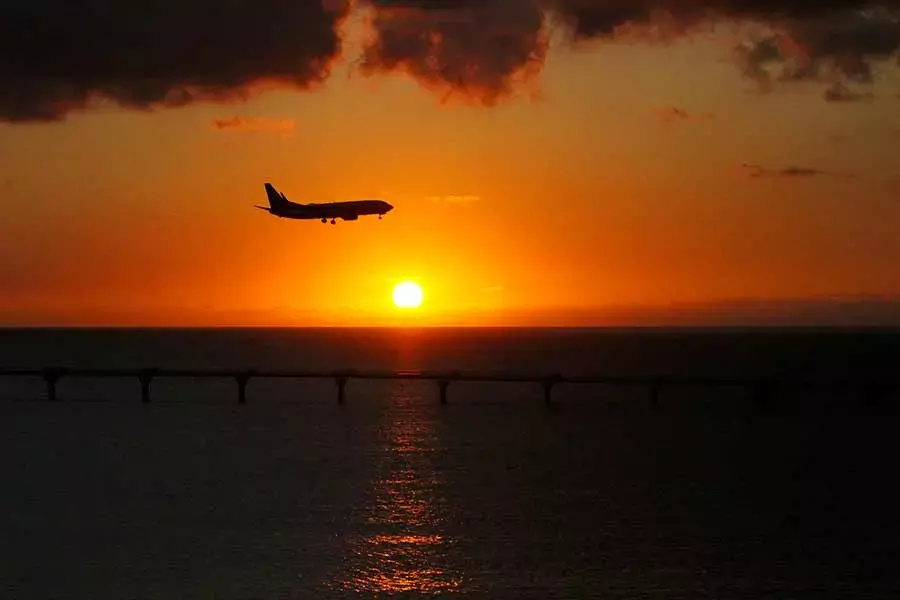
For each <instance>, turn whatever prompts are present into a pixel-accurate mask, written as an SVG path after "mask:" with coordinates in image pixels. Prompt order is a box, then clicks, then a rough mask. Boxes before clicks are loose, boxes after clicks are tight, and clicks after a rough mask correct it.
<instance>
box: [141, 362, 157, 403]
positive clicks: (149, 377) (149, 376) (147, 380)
mask: <svg viewBox="0 0 900 600" xmlns="http://www.w3.org/2000/svg"><path fill="white" fill-rule="evenodd" d="M153 377H154V371H153V370H148V371H141V372H140V373H138V381H140V382H141V402H142V403H144V404H147V403H149V402H150V384H151V383H153Z"/></svg>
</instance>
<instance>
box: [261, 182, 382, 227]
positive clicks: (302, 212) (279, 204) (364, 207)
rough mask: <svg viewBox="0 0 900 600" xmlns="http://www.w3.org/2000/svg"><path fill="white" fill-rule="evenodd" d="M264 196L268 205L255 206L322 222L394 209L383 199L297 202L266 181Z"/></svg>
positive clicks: (284, 214)
mask: <svg viewBox="0 0 900 600" xmlns="http://www.w3.org/2000/svg"><path fill="white" fill-rule="evenodd" d="M266 196H268V198H269V206H259V205H258V204H255V205H254V206H255V207H256V208H259V209H261V210H264V211H267V212H268V213H269V214H273V215H275V216H276V217H281V218H285V219H320V220H321V221H322V222H323V223H325V222H326V221H328V219H331V224H332V225H334V224H335V219H343V220H344V221H356V220H358V219H359V217H360V215H378V218H379V219H380V218H381V217H382V216H383V215H385V214H387V213H389V212H391V211H392V210H394V207H393V206H391V205H390V204H388V203H387V202H385V201H384V200H353V201H351V202H328V203H325V204H298V203H296V202H291V201H290V200H288V199H287V198H285V197H284V194H282V193H281V192H279V191H278V190H276V189H275V188H274V187H273V186H272V184H271V183H266Z"/></svg>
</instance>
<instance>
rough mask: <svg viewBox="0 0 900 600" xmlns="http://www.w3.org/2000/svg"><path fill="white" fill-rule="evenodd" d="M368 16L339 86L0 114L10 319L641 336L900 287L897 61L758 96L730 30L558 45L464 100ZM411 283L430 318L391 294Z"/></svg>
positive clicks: (2, 313)
mask: <svg viewBox="0 0 900 600" xmlns="http://www.w3.org/2000/svg"><path fill="white" fill-rule="evenodd" d="M365 31H366V29H365V27H364V26H362V25H360V24H359V23H358V22H352V23H351V24H350V26H349V28H348V30H347V35H348V36H349V37H348V39H347V42H346V43H347V48H348V49H347V50H346V57H345V60H344V61H342V62H341V63H340V64H338V65H337V66H336V67H335V68H334V69H333V70H332V73H331V75H330V77H329V78H328V79H327V81H326V82H325V83H324V85H323V86H322V87H321V89H316V90H311V91H302V90H296V89H279V88H278V87H277V86H276V88H275V89H271V90H268V91H264V92H260V93H258V94H256V95H253V96H252V97H251V98H250V99H248V100H245V101H230V102H224V103H214V102H195V103H191V104H188V105H187V106H183V107H173V108H155V109H154V110H150V111H139V110H131V109H128V108H123V107H120V106H116V105H115V104H112V103H110V104H108V105H105V106H99V107H93V108H89V109H87V110H74V111H72V112H71V113H69V114H67V116H66V117H65V118H64V119H61V120H58V121H50V122H36V121H28V120H26V121H18V122H6V123H2V122H0V191H2V196H0V197H2V202H3V219H2V220H0V256H2V261H0V324H28V325H40V324H85V325H87V324H101V325H102V324H112V325H123V324H130V325H145V324H149V325H263V324H265V325H334V324H340V325H386V324H402V323H415V324H425V325H427V324H451V323H452V324H479V325H481V324H487V325H502V324H529V325H541V324H566V325H575V324H581V325H599V324H604V325H606V324H611V325H626V324H630V323H631V322H639V321H640V318H639V315H640V314H642V313H641V312H640V311H641V310H651V309H652V310H653V311H655V312H654V314H655V315H657V316H656V317H654V318H656V319H657V320H662V321H665V314H667V313H666V311H671V314H672V315H675V313H676V312H677V307H678V306H680V305H682V304H687V305H694V304H697V303H700V304H709V305H711V306H712V307H713V308H714V310H713V312H716V314H718V315H719V316H718V317H716V318H717V319H721V315H722V314H724V315H726V316H727V315H728V314H729V310H731V311H732V314H733V315H735V318H738V315H739V314H744V313H740V311H738V310H737V309H735V308H734V307H733V305H732V304H731V303H732V302H733V301H737V300H748V299H749V300H753V301H764V302H772V303H774V305H775V306H789V305H792V303H794V302H796V301H803V300H816V301H819V300H821V299H823V298H824V299H829V298H830V299H834V298H860V297H863V298H868V297H877V298H883V297H887V298H896V297H900V268H898V264H900V236H898V235H897V234H896V231H897V224H898V223H900V202H898V198H900V172H898V170H897V166H896V164H897V163H896V155H897V151H898V150H900V103H898V98H897V92H898V91H900V77H898V75H897V72H896V71H897V69H896V67H892V66H886V65H879V66H878V70H877V73H878V77H877V78H876V80H875V82H874V83H873V84H871V85H868V86H866V87H865V88H864V89H865V90H866V91H870V92H872V93H873V97H872V98H865V99H859V100H858V101H847V102H828V101H826V100H825V99H824V98H823V95H822V94H823V90H824V89H825V88H827V84H823V83H818V82H798V83H786V84H779V85H777V86H776V87H775V89H774V90H772V91H770V92H766V93H760V92H759V91H758V88H757V87H756V85H755V84H754V82H752V81H749V80H748V79H747V78H746V77H743V76H742V74H741V71H740V69H738V68H736V66H735V64H734V63H735V61H734V59H733V54H732V47H731V45H730V43H731V42H730V41H729V40H728V39H724V37H727V36H724V37H723V36H718V35H717V36H712V35H704V36H697V37H693V38H690V39H682V38H678V39H675V40H674V41H671V42H670V43H665V44H651V43H644V42H639V43H624V42H623V41H621V40H617V39H608V40H601V41H597V42H593V43H590V44H587V45H584V46H581V47H579V48H568V47H566V44H565V43H561V42H558V41H557V42H556V43H554V45H553V46H552V47H551V49H550V50H549V53H548V55H547V57H546V60H545V61H544V63H543V64H542V68H541V70H540V73H539V75H538V77H537V78H536V79H535V80H534V81H533V82H532V84H531V86H530V88H528V89H525V90H524V91H522V93H516V94H514V95H513V96H512V97H509V98H503V99H501V100H500V101H498V103H497V104H496V105H494V106H483V105H479V104H477V103H476V104H467V103H465V102H450V103H449V104H446V105H444V104H442V103H441V102H440V97H441V94H440V90H436V89H429V87H428V86H423V85H421V84H420V82H417V81H416V80H415V79H414V78H412V77H410V76H407V75H404V74H402V73H394V74H388V73H384V74H376V75H373V76H368V77H367V76H363V75H361V74H360V73H359V72H358V70H357V69H356V68H354V66H353V64H354V63H353V61H352V60H351V58H352V57H353V56H355V55H354V54H353V50H354V49H356V50H357V51H358V47H359V45H360V44H361V43H362V40H363V35H365ZM486 35H490V34H486ZM431 87H432V88H433V87H434V86H431ZM0 104H2V99H0ZM217 122H218V123H219V126H218V127H217V126H216V123H217ZM742 165H759V166H756V167H747V166H743V167H742ZM806 169H808V171H807V170H806ZM754 174H756V175H761V176H757V177H753V176H752V175H754ZM265 181H271V182H272V183H273V184H274V185H275V186H276V187H277V188H278V189H279V190H280V191H282V192H284V193H285V195H286V196H287V197H288V198H289V199H290V200H293V201H298V202H327V201H332V200H346V199H354V198H370V197H377V198H383V199H385V200H387V201H389V202H391V203H392V204H393V205H394V206H395V207H396V208H395V210H394V211H393V212H391V213H390V214H389V215H387V216H386V217H385V218H384V219H383V220H378V219H377V218H375V217H362V218H361V219H360V220H359V221H356V222H338V224H337V225H333V226H332V225H330V224H328V225H323V224H321V223H319V222H317V221H289V220H281V219H277V218H274V217H272V216H270V215H267V214H265V213H263V212H261V211H258V210H256V209H254V208H252V205H253V204H264V203H265V193H264V190H263V183H264V182H265ZM404 279H411V280H414V281H417V282H419V283H420V284H421V285H422V287H423V288H424V290H425V304H424V305H423V307H422V308H421V309H420V310H418V311H411V312H402V313H401V312H400V311H398V310H396V309H395V308H394V307H393V306H392V304H391V289H392V287H393V285H394V284H395V283H397V282H398V281H401V280H404ZM667 307H668V308H667ZM638 309H640V310H638ZM710 310H712V309H710ZM704 314H706V313H704ZM835 314H838V315H840V309H837V312H836V313H835ZM853 314H854V315H855V314H857V313H853ZM659 315H663V316H659ZM845 316H846V317H847V319H849V320H850V321H852V320H853V319H854V318H856V317H854V316H852V315H850V313H847V315H845ZM875 320H876V321H877V319H875ZM677 321H678V319H677V318H676V317H675V316H673V317H672V322H677Z"/></svg>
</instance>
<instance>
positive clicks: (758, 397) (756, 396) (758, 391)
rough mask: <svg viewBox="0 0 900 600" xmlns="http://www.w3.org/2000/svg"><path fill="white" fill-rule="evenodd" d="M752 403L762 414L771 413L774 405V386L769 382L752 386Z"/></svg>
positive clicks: (760, 382) (761, 382)
mask: <svg viewBox="0 0 900 600" xmlns="http://www.w3.org/2000/svg"><path fill="white" fill-rule="evenodd" d="M753 401H754V404H756V407H757V408H758V409H759V410H760V411H762V412H764V413H769V412H772V409H773V408H774V405H775V385H774V384H773V383H771V382H769V381H759V382H757V383H756V384H755V385H754V386H753Z"/></svg>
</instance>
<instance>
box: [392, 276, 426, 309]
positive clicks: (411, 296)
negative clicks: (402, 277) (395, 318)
mask: <svg viewBox="0 0 900 600" xmlns="http://www.w3.org/2000/svg"><path fill="white" fill-rule="evenodd" d="M394 304H395V305H396V306H397V308H416V307H418V306H419V305H421V304H422V288H421V287H419V284H418V283H413V282H412V281H404V282H403V283H398V284H397V285H396V286H394Z"/></svg>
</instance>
